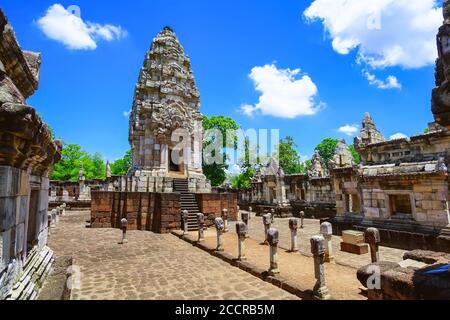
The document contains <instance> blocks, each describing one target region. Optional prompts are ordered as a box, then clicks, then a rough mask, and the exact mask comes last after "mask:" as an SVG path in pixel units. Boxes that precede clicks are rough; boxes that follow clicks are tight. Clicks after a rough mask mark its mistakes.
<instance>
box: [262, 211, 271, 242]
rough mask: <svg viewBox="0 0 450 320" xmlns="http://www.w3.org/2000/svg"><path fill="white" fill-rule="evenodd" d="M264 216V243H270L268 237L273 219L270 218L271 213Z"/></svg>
mask: <svg viewBox="0 0 450 320" xmlns="http://www.w3.org/2000/svg"><path fill="white" fill-rule="evenodd" d="M262 218H263V224H264V244H268V243H269V242H268V241H267V237H268V232H269V229H270V227H271V225H272V219H271V218H270V213H267V214H265V215H263V217H262Z"/></svg>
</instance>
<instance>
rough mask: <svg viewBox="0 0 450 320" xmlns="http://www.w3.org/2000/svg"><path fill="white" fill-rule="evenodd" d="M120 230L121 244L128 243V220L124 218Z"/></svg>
mask: <svg viewBox="0 0 450 320" xmlns="http://www.w3.org/2000/svg"><path fill="white" fill-rule="evenodd" d="M120 228H121V229H122V241H121V242H120V244H125V243H128V239H127V228H128V220H127V219H125V218H123V219H122V220H120Z"/></svg>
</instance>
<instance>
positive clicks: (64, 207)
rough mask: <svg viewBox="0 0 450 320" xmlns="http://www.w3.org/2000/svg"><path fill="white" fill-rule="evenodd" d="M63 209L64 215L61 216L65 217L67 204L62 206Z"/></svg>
mask: <svg viewBox="0 0 450 320" xmlns="http://www.w3.org/2000/svg"><path fill="white" fill-rule="evenodd" d="M61 208H62V214H61V215H63V216H64V215H65V214H66V208H67V204H65V203H63V204H62V206H61Z"/></svg>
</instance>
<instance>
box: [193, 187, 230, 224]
mask: <svg viewBox="0 0 450 320" xmlns="http://www.w3.org/2000/svg"><path fill="white" fill-rule="evenodd" d="M196 198H197V203H198V205H199V209H200V212H202V213H203V214H204V215H205V217H208V216H212V215H214V216H215V217H220V216H221V212H222V210H223V209H228V219H229V220H230V221H237V220H238V210H237V206H238V200H237V194H235V193H200V194H197V195H196Z"/></svg>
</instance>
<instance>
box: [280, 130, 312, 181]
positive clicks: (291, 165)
mask: <svg viewBox="0 0 450 320" xmlns="http://www.w3.org/2000/svg"><path fill="white" fill-rule="evenodd" d="M278 148H279V149H278V159H279V162H280V166H281V168H283V170H284V173H285V174H296V173H305V172H306V166H305V164H304V163H303V162H302V161H301V158H300V155H299V154H298V152H297V150H296V149H297V145H296V144H295V142H294V138H293V137H290V136H287V137H286V138H285V139H281V141H280V144H279V146H278Z"/></svg>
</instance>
